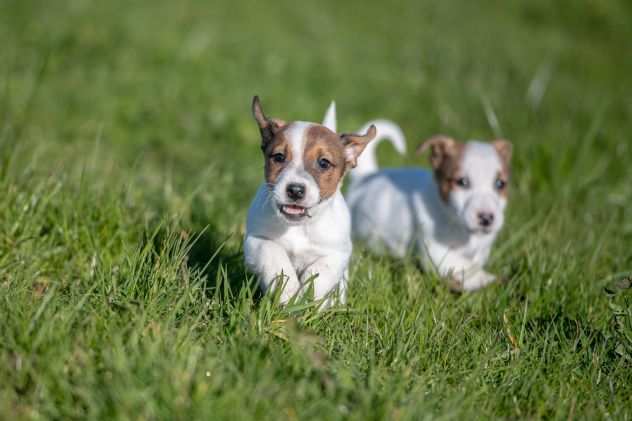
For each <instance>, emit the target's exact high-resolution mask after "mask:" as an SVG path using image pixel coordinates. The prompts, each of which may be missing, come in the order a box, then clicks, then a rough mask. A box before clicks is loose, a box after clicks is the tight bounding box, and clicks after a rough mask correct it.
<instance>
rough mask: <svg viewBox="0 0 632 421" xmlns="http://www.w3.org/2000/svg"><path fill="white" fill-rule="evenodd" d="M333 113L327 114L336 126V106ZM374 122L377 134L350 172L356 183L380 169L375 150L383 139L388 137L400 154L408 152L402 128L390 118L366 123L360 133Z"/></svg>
mask: <svg viewBox="0 0 632 421" xmlns="http://www.w3.org/2000/svg"><path fill="white" fill-rule="evenodd" d="M332 113H333V116H330V115H329V111H328V114H327V115H328V117H329V118H330V119H332V120H333V121H334V123H333V124H334V126H335V125H336V123H335V121H336V114H335V113H336V110H335V108H334V110H333V111H332ZM372 124H373V125H375V128H376V129H377V135H376V136H375V139H373V140H372V141H371V143H369V144H368V145H367V146H366V148H365V149H364V152H363V153H362V155H360V158H358V165H357V166H356V167H355V168H354V169H353V171H351V173H350V174H349V175H350V177H351V183H354V182H355V181H357V180H359V179H361V178H362V177H364V176H366V175H368V174H371V173H374V172H376V171H377V170H378V167H377V161H376V159H375V151H376V149H377V147H378V145H379V143H380V142H381V141H382V140H383V139H388V140H389V141H390V142H391V144H392V145H393V146H394V147H395V149H396V150H397V152H399V153H400V154H402V155H403V154H405V153H406V138H405V137H404V133H403V132H402V129H400V128H399V126H398V125H397V124H395V123H393V122H392V121H389V120H383V119H380V120H373V121H369V122H368V123H366V124H365V125H364V126H363V127H362V129H360V131H359V133H365V132H366V131H367V130H368V129H369V127H371V125H372Z"/></svg>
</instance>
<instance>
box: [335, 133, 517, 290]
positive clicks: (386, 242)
mask: <svg viewBox="0 0 632 421" xmlns="http://www.w3.org/2000/svg"><path fill="white" fill-rule="evenodd" d="M375 125H376V126H377V130H378V133H385V132H386V131H387V130H390V133H391V136H390V139H391V140H392V142H393V144H394V146H395V147H396V148H397V149H398V150H399V151H400V152H403V151H404V148H405V139H404V137H403V135H402V134H401V130H399V129H398V128H397V126H396V125H394V124H393V123H390V122H384V121H383V122H381V123H379V122H376V123H375ZM385 125H386V129H385V128H384V126H385ZM376 147H377V141H374V142H372V143H371V145H370V147H369V148H367V150H366V151H365V153H364V155H363V156H362V157H361V158H360V159H359V161H358V165H357V168H356V169H354V170H353V171H352V172H351V185H350V187H349V191H348V193H347V200H348V203H349V206H350V208H351V214H352V221H353V222H352V225H353V227H352V230H353V236H354V238H356V239H359V240H363V241H364V242H366V244H367V246H368V247H369V248H370V249H372V250H373V251H375V252H378V253H387V254H390V255H393V256H396V257H403V256H405V255H406V254H408V253H413V254H415V255H418V256H419V257H420V259H421V263H422V265H423V266H424V267H425V268H426V269H435V270H436V271H437V272H438V273H439V275H440V276H441V277H443V278H446V280H447V281H448V284H449V286H450V287H451V288H452V289H454V290H465V291H472V290H476V289H479V288H482V287H484V286H486V285H488V284H489V283H491V282H493V281H494V279H495V277H494V275H492V274H490V273H487V272H486V271H485V270H484V269H483V267H484V265H485V263H486V262H487V259H488V257H489V253H490V250H491V247H492V245H493V243H494V239H495V238H496V235H497V234H498V232H499V231H500V229H501V227H502V226H503V221H504V210H505V207H506V205H507V194H508V187H507V186H508V182H509V175H510V160H511V153H512V145H511V143H510V142H508V141H506V140H502V139H501V140H495V141H493V142H491V143H482V142H477V141H469V142H466V143H462V142H459V141H456V140H454V139H452V138H450V137H447V136H442V135H438V136H434V137H432V138H430V139H429V140H427V141H425V142H424V143H423V144H421V145H420V146H419V148H418V149H417V152H418V153H423V152H425V151H427V150H430V164H431V166H432V172H431V171H426V170H423V169H411V168H402V169H386V170H382V171H379V170H378V168H377V164H376V162H375V156H374V155H375V152H374V151H375V148H376Z"/></svg>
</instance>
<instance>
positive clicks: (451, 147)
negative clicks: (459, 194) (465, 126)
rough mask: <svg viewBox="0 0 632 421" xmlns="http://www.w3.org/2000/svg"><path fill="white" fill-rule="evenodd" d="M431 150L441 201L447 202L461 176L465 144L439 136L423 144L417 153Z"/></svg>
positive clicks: (431, 160) (431, 161)
mask: <svg viewBox="0 0 632 421" xmlns="http://www.w3.org/2000/svg"><path fill="white" fill-rule="evenodd" d="M428 149H430V150H431V152H430V164H431V165H432V168H433V169H434V174H435V180H436V182H437V186H438V188H439V195H440V196H441V199H443V200H444V201H445V202H447V201H448V200H449V198H450V192H451V191H452V190H453V189H454V188H455V187H456V185H455V183H456V180H457V179H458V178H459V177H460V176H461V162H462V161H463V152H464V150H465V144H463V143H461V142H458V141H456V140H454V139H452V138H451V137H447V136H443V135H437V136H433V137H431V138H430V139H428V140H426V141H425V142H423V143H422V144H421V145H420V146H419V147H418V148H417V153H423V152H425V151H426V150H428Z"/></svg>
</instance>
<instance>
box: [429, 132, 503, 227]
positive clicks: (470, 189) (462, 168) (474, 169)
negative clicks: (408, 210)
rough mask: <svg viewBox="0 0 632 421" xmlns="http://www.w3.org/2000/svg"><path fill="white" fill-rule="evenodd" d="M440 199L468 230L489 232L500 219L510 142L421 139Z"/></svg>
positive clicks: (498, 223)
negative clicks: (427, 151) (428, 152)
mask: <svg viewBox="0 0 632 421" xmlns="http://www.w3.org/2000/svg"><path fill="white" fill-rule="evenodd" d="M428 149H430V164H431V165H432V168H433V169H434V175H435V180H436V182H437V186H438V189H439V195H440V196H441V199H442V200H443V201H444V202H445V203H446V204H447V205H448V206H450V207H451V208H452V209H453V210H454V212H455V214H456V215H457V216H458V218H459V219H460V221H461V222H462V223H463V225H464V226H465V227H467V229H468V230H469V231H470V232H472V233H483V234H488V233H493V232H497V231H498V230H500V228H501V227H502V225H503V222H504V210H505V207H506V205H507V195H508V183H509V175H510V162H511V152H512V146H511V143H510V142H508V141H506V140H503V139H498V140H495V141H493V142H491V143H481V142H476V141H470V142H467V143H461V142H458V141H456V140H454V139H452V138H450V137H447V136H443V135H438V136H434V137H432V138H430V139H428V140H426V141H425V142H423V143H422V144H421V145H420V146H419V148H418V149H417V152H418V153H422V152H425V151H426V150H428Z"/></svg>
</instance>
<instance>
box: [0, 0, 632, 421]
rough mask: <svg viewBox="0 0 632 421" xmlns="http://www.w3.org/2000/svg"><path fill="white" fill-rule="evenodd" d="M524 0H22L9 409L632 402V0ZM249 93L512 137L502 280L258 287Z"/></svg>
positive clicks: (258, 176) (584, 406)
mask: <svg viewBox="0 0 632 421" xmlns="http://www.w3.org/2000/svg"><path fill="white" fill-rule="evenodd" d="M506 3H507V4H505V3H500V2H492V1H486V0H484V1H478V2H457V1H452V0H448V1H441V2H431V1H423V2H421V1H410V2H406V1H400V0H396V1H394V2H390V3H388V2H371V3H370V4H367V2H362V1H353V2H352V1H349V2H340V1H333V0H326V1H321V2H311V1H307V2H290V1H286V0H281V1H276V2H266V3H265V4H264V3H263V2H252V1H244V2H236V1H232V2H231V1H214V2H202V1H194V0H190V1H177V2H176V1H172V2H168V1H157V2H156V1H136V2H122V1H110V2H105V1H103V2H88V1H76V0H75V1H70V0H68V1H63V2H44V1H31V0H27V1H20V0H5V1H3V2H1V3H0V45H2V48H0V418H4V419H81V418H83V419H86V418H87V419H111V418H114V419H258V420H259V419H270V420H278V419H342V418H348V419H356V420H366V419H425V418H440V419H469V418H509V419H514V418H529V419H533V418H547V419H572V418H584V419H628V420H629V419H632V399H631V398H630V396H632V289H630V288H629V287H628V288H626V285H625V282H622V279H623V278H625V276H627V275H629V274H631V273H632V183H631V182H630V181H631V180H632V166H631V165H630V160H631V159H632V143H631V139H630V133H632V101H631V93H632V77H630V75H632V55H631V54H630V40H631V39H632V26H630V22H631V21H632V7H631V6H630V3H629V2H628V1H625V0H619V1H616V0H612V1H600V2H595V1H587V0H577V1H572V2H571V1H559V2H548V1H546V0H532V1H517V2H506ZM554 4H555V5H554ZM254 94H259V95H260V96H261V97H262V101H263V104H264V106H265V109H266V111H267V112H268V113H269V114H271V115H273V116H278V117H281V118H284V119H288V120H291V119H303V120H319V119H320V118H321V117H322V114H323V112H324V110H325V108H326V106H327V105H328V102H329V101H330V100H331V99H332V98H335V99H336V100H337V102H338V114H339V124H340V127H341V129H342V130H344V131H350V130H354V129H356V128H357V127H359V125H360V124H362V123H364V122H365V121H366V120H368V119H370V118H375V117H382V116H383V117H388V118H391V119H393V120H395V121H397V122H399V123H400V124H401V125H402V127H403V128H404V130H405V133H406V134H407V136H408V141H409V146H410V148H411V149H412V148H413V147H414V146H415V144H416V142H418V141H420V140H422V139H424V138H426V137H428V136H429V135H432V134H434V133H438V132H443V133H448V134H451V135H453V136H456V137H459V138H468V137H478V138H486V139H488V138H492V137H493V136H501V135H502V136H505V137H507V138H509V139H511V140H512V141H513V142H514V145H515V161H514V178H513V180H512V192H511V201H510V206H509V210H508V219H507V224H506V229H505V230H504V231H503V233H502V235H501V237H500V238H499V241H498V242H497V247H496V248H495V250H494V253H493V255H492V260H491V262H490V269H491V270H492V271H493V272H495V273H498V274H500V275H502V276H504V277H506V278H508V282H507V283H505V284H502V285H494V286H492V287H490V288H488V289H486V290H485V291H483V292H480V293H475V294H465V295H461V296H456V295H453V294H451V293H449V292H448V291H447V290H446V288H445V287H444V286H443V285H442V284H441V282H440V281H439V280H437V279H435V278H434V277H432V276H430V275H426V274H423V273H420V272H419V271H418V270H417V268H416V267H415V264H414V262H398V261H395V260H390V259H383V258H378V257H375V256H371V255H370V254H369V253H367V252H366V251H364V250H362V249H360V248H358V249H356V251H355V253H354V260H353V264H352V268H351V284H350V300H349V305H348V306H346V307H345V308H337V309H335V310H332V311H329V312H325V313H322V314H321V313H318V312H317V311H315V309H314V308H312V307H310V306H309V305H301V304H299V305H296V306H294V307H289V308H286V309H282V308H279V307H278V306H275V305H274V303H273V301H272V300H271V299H270V297H264V298H261V297H259V295H258V294H257V290H256V287H255V285H254V283H253V279H252V276H251V275H248V274H247V273H246V271H245V269H244V267H243V264H242V261H241V237H242V235H243V229H244V220H245V213H246V209H247V206H248V203H249V201H250V199H251V197H252V195H253V194H254V192H255V190H256V188H257V186H258V184H259V183H260V182H261V180H262V176H263V174H262V161H261V157H260V152H259V147H258V142H259V139H258V133H257V129H256V126H255V123H254V122H253V121H252V118H251V116H250V113H249V105H250V100H251V97H252V95H254ZM380 161H381V163H382V164H383V165H393V166H400V165H411V164H414V165H426V163H425V159H424V160H420V159H419V158H416V157H414V156H413V154H410V155H409V156H406V157H399V156H397V155H396V154H395V153H394V152H393V151H391V150H390V149H389V148H388V147H384V148H380Z"/></svg>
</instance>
